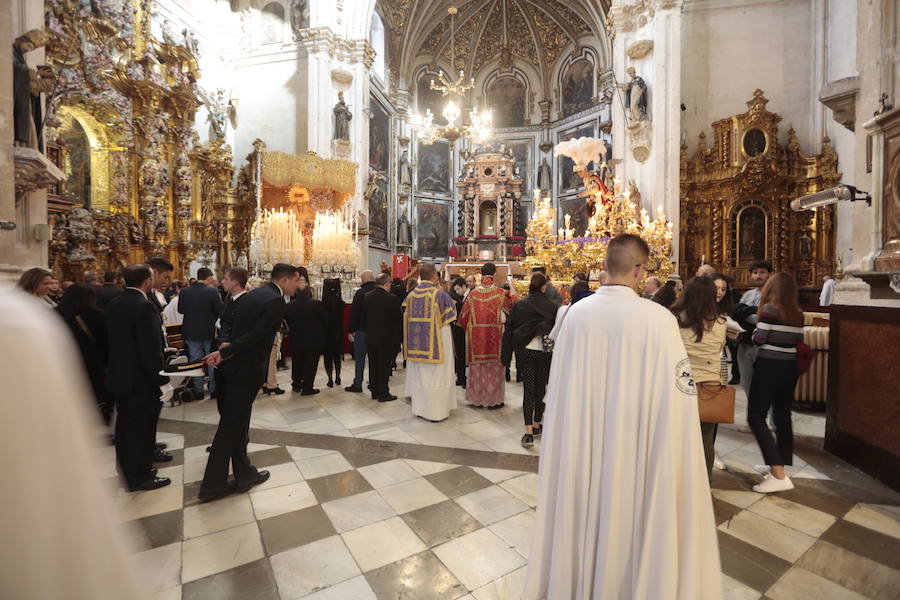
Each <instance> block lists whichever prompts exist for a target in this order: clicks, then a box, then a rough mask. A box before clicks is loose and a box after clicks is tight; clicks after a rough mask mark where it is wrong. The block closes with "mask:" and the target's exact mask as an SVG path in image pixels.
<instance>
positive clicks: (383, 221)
mask: <svg viewBox="0 0 900 600" xmlns="http://www.w3.org/2000/svg"><path fill="white" fill-rule="evenodd" d="M369 245H370V246H375V247H377V248H388V247H389V246H388V180H387V178H386V177H378V178H377V180H376V181H375V190H374V192H373V193H372V195H371V197H370V198H369Z"/></svg>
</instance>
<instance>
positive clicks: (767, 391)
mask: <svg viewBox="0 0 900 600" xmlns="http://www.w3.org/2000/svg"><path fill="white" fill-rule="evenodd" d="M741 377H743V373H742V374H741ZM798 377H799V374H798V373H797V361H796V360H779V359H774V358H757V359H756V362H755V363H754V364H753V380H752V383H751V384H750V398H749V401H748V404H747V424H748V425H750V430H751V431H753V435H755V436H756V443H757V444H759V450H760V452H762V455H763V460H764V461H765V463H766V464H767V465H791V464H793V462H794V459H793V456H794V431H793V428H792V426H791V404H792V403H793V402H794V386H796V385H797V379H798ZM770 407H771V408H772V418H773V420H774V422H775V434H776V436H777V438H778V442H777V443H776V442H775V436H773V435H772V431H771V430H770V429H769V426H768V424H766V414H767V413H768V412H769V408H770Z"/></svg>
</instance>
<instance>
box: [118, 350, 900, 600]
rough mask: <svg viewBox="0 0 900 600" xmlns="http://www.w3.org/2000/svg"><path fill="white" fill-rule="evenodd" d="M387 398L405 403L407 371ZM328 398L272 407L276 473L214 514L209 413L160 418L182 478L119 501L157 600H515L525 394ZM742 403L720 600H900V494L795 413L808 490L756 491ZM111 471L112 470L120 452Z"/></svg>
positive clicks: (172, 469) (528, 509)
mask: <svg viewBox="0 0 900 600" xmlns="http://www.w3.org/2000/svg"><path fill="white" fill-rule="evenodd" d="M349 364H350V365H352V363H349ZM345 365H347V363H345ZM285 377H286V376H285V374H284V373H282V374H281V378H282V387H286V389H290V387H289V381H288V380H287V379H285ZM346 383H348V382H347V381H345V384H346ZM392 386H393V390H394V392H395V393H399V392H402V389H403V388H402V371H401V372H400V375H399V376H395V377H394V380H393V382H392ZM322 390H323V393H322V394H320V395H319V396H314V397H311V398H305V397H304V398H301V397H300V396H297V395H293V394H290V393H288V394H285V395H284V396H280V397H270V398H266V397H260V398H259V399H258V400H257V403H256V405H255V408H254V419H253V424H252V427H253V430H252V431H251V440H252V441H253V443H252V444H251V447H250V450H251V453H252V459H253V462H254V464H256V465H257V466H259V467H260V468H267V469H269V471H270V472H271V473H272V476H271V479H270V480H269V481H268V482H267V483H266V484H264V485H262V486H259V487H257V488H254V489H253V491H252V493H250V494H244V495H240V496H233V497H229V498H227V499H225V500H221V501H218V502H214V503H211V504H206V505H199V504H197V502H196V493H197V489H198V487H199V480H200V478H201V477H202V475H203V469H204V467H205V465H206V457H207V454H206V452H205V446H206V445H207V444H208V443H209V440H210V439H211V438H212V434H213V432H214V429H215V426H214V424H215V423H216V421H217V414H216V413H215V405H214V403H212V402H209V401H206V402H201V403H192V404H188V405H184V406H182V407H175V408H166V409H165V411H164V414H163V417H164V419H163V421H162V422H161V424H160V430H164V431H170V432H172V433H168V434H160V436H159V439H160V440H165V441H166V442H167V443H169V447H170V449H172V450H173V454H174V455H175V460H174V461H173V462H172V463H169V466H165V465H161V466H164V468H163V469H161V474H163V475H167V476H169V477H172V479H173V484H172V485H171V486H169V487H167V488H163V489H161V490H157V491H153V492H144V493H137V494H126V493H124V492H122V491H119V492H118V493H119V498H118V500H119V507H120V511H121V519H122V520H123V521H127V522H129V524H130V525H132V526H133V527H132V529H133V530H134V531H136V532H137V533H138V537H139V538H140V539H141V540H142V541H143V544H144V548H145V550H143V551H142V552H140V553H139V554H138V555H137V557H136V558H137V562H138V564H139V565H140V566H141V567H142V568H145V569H148V570H149V571H148V572H150V573H152V574H153V575H152V577H150V578H148V579H149V580H150V581H152V585H153V586H154V589H155V591H156V596H155V597H156V598H157V599H166V600H174V599H178V598H184V599H194V600H200V599H206V598H210V599H217V600H219V599H224V600H228V599H248V600H250V599H253V600H257V599H259V600H264V599H269V598H272V599H281V600H292V599H295V598H304V599H307V598H308V599H312V600H329V599H330V600H356V599H375V598H377V599H392V600H393V599H399V598H403V599H417V598H421V599H423V600H425V599H427V600H432V599H434V600H440V599H445V598H446V599H465V600H472V599H475V600H512V599H516V598H519V592H520V590H521V587H522V578H523V574H524V566H525V564H526V563H527V555H528V547H529V544H530V530H531V527H532V523H533V520H534V507H535V502H536V499H535V485H536V482H537V476H536V474H535V472H536V471H537V460H538V457H537V452H538V449H539V446H536V447H535V448H534V449H533V450H530V451H526V450H524V449H522V448H521V447H520V446H519V445H518V439H519V437H520V436H521V424H520V419H521V416H520V414H521V413H520V410H521V386H518V385H515V384H510V385H508V388H507V390H508V391H507V406H506V407H505V408H504V409H501V410H499V411H485V410H476V409H473V408H470V407H467V406H465V405H464V403H463V402H462V397H463V392H462V390H459V398H460V407H459V408H458V409H457V410H455V411H453V413H452V415H451V417H450V419H448V420H447V421H445V422H443V423H440V424H435V423H428V422H425V421H422V420H420V419H415V418H412V417H411V416H410V415H409V407H408V405H406V404H404V403H403V402H402V401H398V402H394V403H388V404H381V405H379V404H376V403H374V402H372V401H370V400H369V399H368V397H367V396H363V395H359V394H349V393H346V392H344V391H343V390H337V389H330V390H329V389H327V388H325V387H324V385H323V386H322ZM738 404H739V407H738V413H739V414H738V417H739V421H738V423H736V424H735V425H729V426H723V427H722V428H720V431H719V437H718V440H717V444H716V447H717V450H718V452H719V454H720V456H722V458H723V459H724V461H725V463H726V465H727V467H728V470H726V471H717V472H716V473H715V474H714V480H713V496H714V499H713V504H714V508H715V512H716V524H717V526H718V529H719V546H720V553H721V558H722V570H723V573H724V581H725V598H726V599H729V600H757V599H760V600H761V599H768V600H788V599H794V598H799V599H803V600H805V599H806V598H808V597H811V598H816V599H817V600H818V599H822V600H828V599H832V598H834V599H843V598H847V599H851V598H854V599H858V598H875V599H897V598H900V494H896V493H894V492H892V491H891V490H888V489H887V488H884V487H883V486H881V485H880V484H878V483H877V482H875V481H873V480H872V479H870V478H868V477H866V476H865V475H863V474H861V473H859V472H858V471H856V470H855V469H853V468H852V467H850V466H848V465H846V464H845V463H843V462H841V461H839V460H837V459H835V458H834V457H832V456H830V455H828V454H827V453H825V452H823V451H821V450H820V449H819V448H821V445H822V444H821V435H822V431H823V418H822V417H821V416H820V415H804V414H795V418H794V423H795V430H796V431H797V433H798V435H799V436H805V437H800V438H798V441H797V453H798V457H797V460H796V464H795V466H794V467H791V468H790V469H789V472H790V473H791V474H792V476H793V477H794V481H795V485H796V489H795V490H793V491H791V492H787V493H782V494H779V495H777V496H762V495H759V494H756V493H754V492H752V491H750V487H751V485H752V484H753V483H754V482H755V481H756V480H757V479H758V476H757V475H755V474H754V473H753V470H752V466H753V465H754V464H758V463H759V462H760V457H759V452H758V450H757V449H756V444H755V442H754V441H753V438H752V436H751V435H749V434H748V433H746V431H745V430H744V429H745V428H744V424H743V423H742V422H741V421H742V419H740V414H741V413H743V412H744V410H745V408H744V407H743V400H742V394H740V393H739V401H738ZM102 460H103V466H104V469H105V470H106V474H107V475H109V476H112V475H113V474H114V465H113V464H112V452H111V449H107V450H106V451H105V452H104V455H103V457H102Z"/></svg>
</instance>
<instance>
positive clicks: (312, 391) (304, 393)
mask: <svg viewBox="0 0 900 600" xmlns="http://www.w3.org/2000/svg"><path fill="white" fill-rule="evenodd" d="M318 393H319V390H317V389H316V388H312V389H310V390H304V391H302V392H300V395H301V396H315V395H316V394H318Z"/></svg>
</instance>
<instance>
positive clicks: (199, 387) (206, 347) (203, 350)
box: [184, 340, 216, 394]
mask: <svg viewBox="0 0 900 600" xmlns="http://www.w3.org/2000/svg"><path fill="white" fill-rule="evenodd" d="M184 343H185V344H186V345H187V349H188V358H189V359H191V362H193V361H195V360H200V359H201V358H203V357H204V356H206V355H207V354H209V353H210V352H212V340H202V341H199V342H195V341H192V340H184ZM191 379H193V384H194V391H195V392H196V393H197V394H202V393H203V377H192V378H191ZM208 387H209V393H210V394H213V393H215V391H216V378H215V377H210V378H209V386H208Z"/></svg>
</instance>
